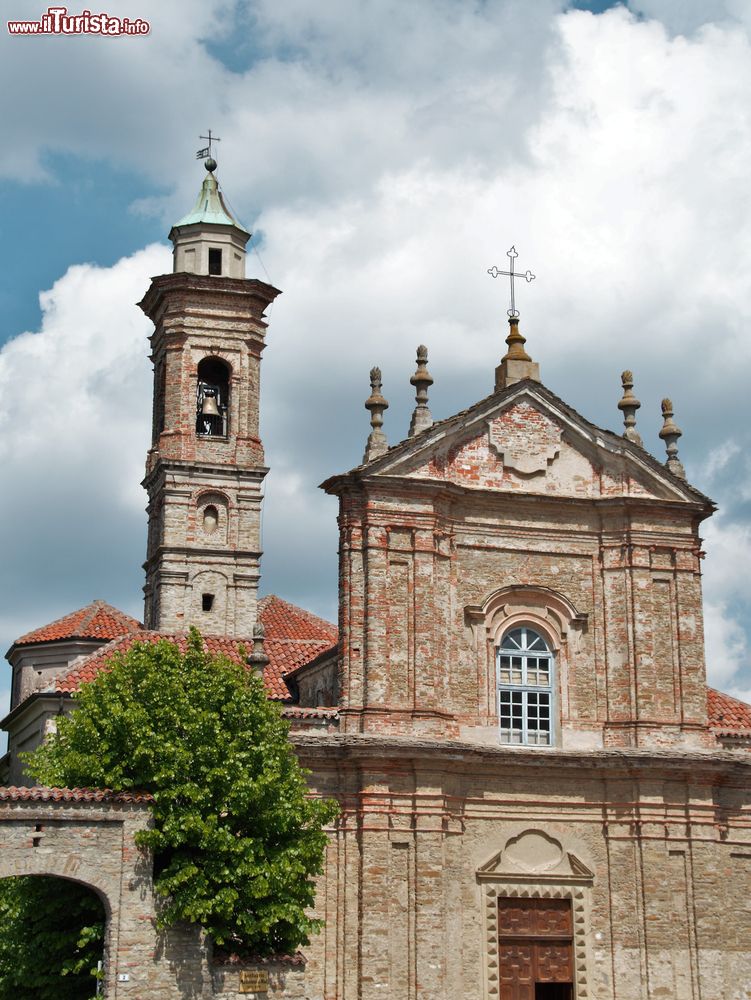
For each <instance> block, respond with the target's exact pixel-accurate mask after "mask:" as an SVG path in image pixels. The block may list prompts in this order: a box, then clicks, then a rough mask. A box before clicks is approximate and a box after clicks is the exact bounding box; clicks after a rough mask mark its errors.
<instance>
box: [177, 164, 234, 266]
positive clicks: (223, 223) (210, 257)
mask: <svg viewBox="0 0 751 1000" xmlns="http://www.w3.org/2000/svg"><path fill="white" fill-rule="evenodd" d="M204 166H205V167H206V170H207V171H208V173H207V175H206V177H205V178H204V181H203V184H202V185H201V190H200V192H199V194H198V198H197V200H196V203H195V205H194V206H193V208H192V210H191V211H190V212H189V213H188V214H187V215H185V216H183V218H182V219H180V221H179V222H176V223H175V225H174V226H173V227H172V229H171V230H170V234H169V238H170V239H171V240H172V244H173V247H174V250H173V252H172V259H173V267H172V270H173V271H174V272H175V273H178V272H181V271H187V272H188V273H189V274H208V275H216V276H221V277H225V278H244V277H245V245H246V244H247V242H248V240H249V239H250V233H249V232H248V230H247V229H245V227H244V226H243V225H242V224H241V223H240V222H239V221H238V220H237V219H236V218H235V217H234V215H233V214H232V212H231V211H230V210H229V208H228V207H227V203H226V201H225V200H224V195H223V194H222V191H221V188H220V187H219V182H218V181H217V179H216V176H215V174H214V171H215V170H216V160H213V159H208V160H206V162H205V164H204Z"/></svg>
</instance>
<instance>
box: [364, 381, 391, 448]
mask: <svg viewBox="0 0 751 1000" xmlns="http://www.w3.org/2000/svg"><path fill="white" fill-rule="evenodd" d="M382 385H383V383H382V381H381V369H380V368H377V367H376V368H371V369H370V396H369V397H368V398H367V399H366V400H365V409H366V410H369V411H370V426H371V428H372V430H371V432H370V436H369V437H368V443H367V444H366V445H365V454H364V456H363V462H370V461H372V460H373V459H374V458H378V456H379V455H383V454H384V452H386V451H388V447H389V445H388V441H387V440H386V435H385V434H384V433H383V429H382V428H383V411H384V410H388V408H389V404H388V403H387V402H386V400H385V399H384V398H383V396H382V395H381V386H382Z"/></svg>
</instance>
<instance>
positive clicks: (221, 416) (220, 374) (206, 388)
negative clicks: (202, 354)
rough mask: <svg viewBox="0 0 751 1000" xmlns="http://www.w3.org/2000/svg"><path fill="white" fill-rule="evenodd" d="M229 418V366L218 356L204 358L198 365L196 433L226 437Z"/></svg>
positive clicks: (205, 435)
mask: <svg viewBox="0 0 751 1000" xmlns="http://www.w3.org/2000/svg"><path fill="white" fill-rule="evenodd" d="M228 418H229V368H228V367H227V365H225V363H224V362H223V361H220V360H219V359H218V358H204V359H203V361H201V362H200V364H199V365H198V385H197V387H196V434H198V435H200V436H201V437H226V436H227V426H228V423H227V421H228Z"/></svg>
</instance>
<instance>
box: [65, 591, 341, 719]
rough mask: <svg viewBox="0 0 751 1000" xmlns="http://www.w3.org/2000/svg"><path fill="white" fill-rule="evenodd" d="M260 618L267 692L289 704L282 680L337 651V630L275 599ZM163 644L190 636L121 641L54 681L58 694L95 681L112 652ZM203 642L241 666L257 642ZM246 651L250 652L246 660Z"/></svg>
mask: <svg viewBox="0 0 751 1000" xmlns="http://www.w3.org/2000/svg"><path fill="white" fill-rule="evenodd" d="M258 613H259V617H260V620H261V622H262V623H263V626H264V629H265V632H266V641H265V648H266V655H267V656H268V658H269V665H268V667H267V668H266V670H265V671H264V676H263V679H264V682H265V684H266V689H267V691H268V693H269V697H271V698H275V699H278V700H280V701H286V700H287V699H289V697H290V691H289V688H288V687H287V685H286V684H285V683H284V680H283V675H284V674H286V673H289V672H290V671H291V670H294V669H295V668H296V667H299V666H302V664H304V663H307V662H309V661H310V660H313V659H315V658H316V657H317V656H319V655H320V654H321V653H322V652H324V651H326V650H328V649H332V648H333V647H334V646H335V645H336V641H337V631H336V628H335V627H334V626H333V625H332V624H331V623H330V622H327V621H324V620H323V619H322V618H318V617H316V615H312V614H310V613H309V612H308V611H304V610H303V609H302V608H298V607H295V605H294V604H289V603H288V602H287V601H283V600H281V598H279V597H275V596H274V595H273V594H272V595H270V596H269V597H264V598H262V599H261V600H260V601H259V602H258ZM160 639H168V640H169V641H170V642H175V643H177V645H178V646H179V647H180V649H182V650H184V649H185V648H186V643H187V635H186V634H185V633H174V634H168V633H164V632H153V631H147V630H146V629H141V630H140V631H138V632H135V633H133V634H132V635H125V636H120V638H117V639H115V640H113V641H112V642H110V643H108V644H107V645H106V646H103V647H101V648H100V649H98V650H96V652H94V653H92V654H91V655H90V656H87V657H86V659H85V660H83V661H79V663H78V664H77V665H76V666H75V667H74V668H73V669H72V670H71V671H70V672H69V673H67V674H65V675H62V676H60V677H57V678H56V679H55V680H54V681H53V685H54V690H55V691H61V692H66V691H67V692H69V693H72V692H74V691H76V690H78V688H79V686H80V685H81V684H83V683H84V682H85V681H90V680H93V678H94V677H96V675H97V674H98V673H99V671H100V670H101V669H102V668H103V667H104V666H105V664H106V662H107V661H108V660H109V659H110V657H111V656H112V655H113V653H117V652H122V653H124V652H125V651H126V650H128V649H129V648H130V647H131V646H132V645H133V643H134V642H159V640H160ZM203 640H204V643H205V645H206V648H207V650H208V651H209V652H210V653H215V654H219V653H221V654H223V655H224V656H227V657H229V659H230V660H234V661H235V662H236V663H245V661H246V658H247V656H248V654H249V653H250V652H251V651H252V649H253V640H252V639H250V638H248V639H233V638H230V637H229V636H223V635H204V637H203ZM241 647H244V648H245V655H244V656H243V655H242V653H241Z"/></svg>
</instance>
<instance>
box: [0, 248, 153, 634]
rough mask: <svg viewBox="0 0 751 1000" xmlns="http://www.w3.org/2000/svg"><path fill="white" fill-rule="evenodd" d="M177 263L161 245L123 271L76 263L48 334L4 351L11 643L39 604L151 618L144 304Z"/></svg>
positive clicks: (50, 314)
mask: <svg viewBox="0 0 751 1000" xmlns="http://www.w3.org/2000/svg"><path fill="white" fill-rule="evenodd" d="M169 266H170V255H169V253H168V251H167V250H166V249H165V248H164V247H161V246H152V247H148V248H146V249H145V250H142V251H140V252H139V253H136V254H134V255H133V256H132V257H129V258H126V259H123V260H121V261H119V262H118V263H117V264H115V265H114V266H113V267H111V268H97V267H92V266H91V265H76V266H74V267H71V268H70V269H69V270H68V272H67V273H66V274H65V275H63V277H62V278H60V280H59V281H57V282H56V283H55V285H54V287H53V288H52V289H51V290H50V291H48V292H45V293H43V294H42V296H41V305H42V310H43V318H42V324H41V328H40V330H39V331H38V332H36V333H24V334H22V335H21V336H19V337H16V338H15V339H14V340H11V341H9V342H8V343H7V344H6V345H5V346H4V347H3V349H2V351H1V352H0V400H2V410H0V462H2V466H3V473H4V476H5V477H6V479H5V481H6V482H7V483H10V484H13V488H12V489H5V490H3V491H2V494H0V522H1V523H2V524H3V525H4V527H5V529H6V531H5V532H4V539H3V550H4V560H3V562H2V564H1V565H0V578H1V579H2V591H3V594H4V595H6V597H5V607H4V613H3V619H2V625H3V628H4V629H6V628H7V629H8V631H7V632H4V633H3V634H2V635H0V641H4V642H6V644H10V642H11V641H12V640H13V639H14V638H15V637H16V636H17V635H19V634H21V633H22V632H23V631H25V630H26V628H27V627H30V626H31V624H32V622H31V621H30V618H31V612H30V607H32V606H33V607H34V614H35V615H36V616H37V617H36V621H35V622H34V624H37V625H38V624H41V623H42V622H44V621H45V620H50V619H51V618H55V617H58V616H59V615H61V614H64V613H66V612H68V611H72V610H73V609H74V608H76V607H79V606H81V605H82V604H84V603H88V601H90V600H92V599H93V598H95V597H103V598H105V599H109V600H112V601H113V602H118V601H119V602H120V603H121V605H122V606H124V609H125V610H128V611H136V612H138V610H139V604H140V601H139V594H138V589H137V583H136V585H135V586H133V584H134V582H135V581H137V579H138V575H139V574H138V564H139V563H140V561H141V560H142V558H143V551H144V541H143V528H142V524H143V519H144V515H143V508H144V494H143V491H142V490H141V488H140V486H139V483H140V480H141V478H142V475H143V463H144V457H145V450H146V446H147V443H148V435H149V422H150V417H151V414H150V409H151V407H150V392H151V386H150V365H149V362H148V340H147V337H148V335H149V332H150V324H149V322H148V320H147V319H146V317H145V316H143V314H142V313H141V312H140V310H139V309H137V308H136V306H135V303H136V302H137V301H138V300H139V299H140V298H141V296H142V295H143V292H144V290H145V288H146V287H147V286H148V279H149V276H150V275H152V274H159V273H161V272H163V271H165V270H168V269H169ZM124 583H125V584H126V586H123V584H124ZM127 584H129V585H130V586H129V587H128V586H127ZM11 619H12V620H11ZM13 622H14V623H15V625H13ZM11 629H12V631H11Z"/></svg>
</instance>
